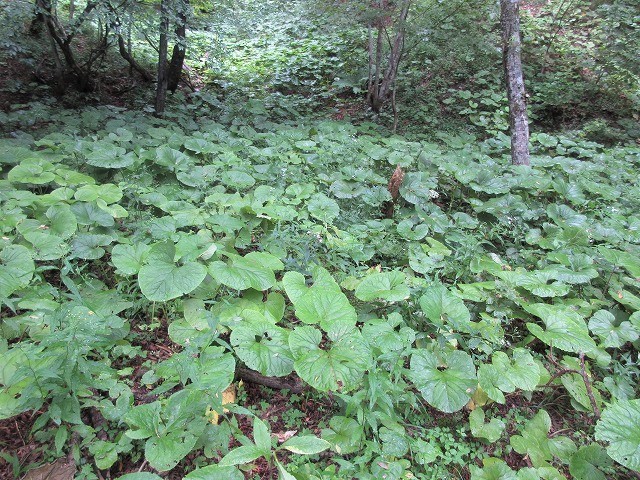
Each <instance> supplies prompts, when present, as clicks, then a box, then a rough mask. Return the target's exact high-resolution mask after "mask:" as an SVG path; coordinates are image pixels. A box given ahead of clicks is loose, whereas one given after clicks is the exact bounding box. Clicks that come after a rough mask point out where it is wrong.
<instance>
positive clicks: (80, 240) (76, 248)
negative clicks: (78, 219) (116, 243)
mask: <svg viewBox="0 0 640 480" xmlns="http://www.w3.org/2000/svg"><path fill="white" fill-rule="evenodd" d="M111 242H113V237H111V236H109V235H96V234H92V233H79V234H78V235H76V236H75V237H74V239H73V241H72V242H71V255H72V257H73V258H82V259H83V260H97V259H98V258H102V256H103V255H104V254H105V253H106V252H105V250H104V248H102V247H106V246H107V245H110V244H111Z"/></svg>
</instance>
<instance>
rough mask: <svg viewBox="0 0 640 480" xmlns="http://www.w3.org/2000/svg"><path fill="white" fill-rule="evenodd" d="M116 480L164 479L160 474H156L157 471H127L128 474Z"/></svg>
mask: <svg viewBox="0 0 640 480" xmlns="http://www.w3.org/2000/svg"><path fill="white" fill-rule="evenodd" d="M116 480H162V477H161V476H160V475H156V474H155V473H149V472H136V473H127V474H126V475H122V476H121V477H118V478H117V479H116Z"/></svg>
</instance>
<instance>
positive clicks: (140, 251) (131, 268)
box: [111, 243, 151, 276]
mask: <svg viewBox="0 0 640 480" xmlns="http://www.w3.org/2000/svg"><path fill="white" fill-rule="evenodd" d="M150 250H151V247H150V246H149V245H146V244H144V243H135V244H133V245H125V244H118V245H115V246H114V247H113V248H112V249H111V262H112V263H113V265H114V266H115V267H116V269H117V273H118V274H120V275H125V276H129V275H137V274H138V272H139V271H140V269H141V268H142V265H144V263H145V261H146V259H147V255H148V254H149V251H150Z"/></svg>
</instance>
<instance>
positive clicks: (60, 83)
mask: <svg viewBox="0 0 640 480" xmlns="http://www.w3.org/2000/svg"><path fill="white" fill-rule="evenodd" d="M45 32H47V37H48V38H49V43H50V45H51V56H52V57H53V61H54V63H55V65H56V89H55V91H56V93H57V94H58V95H63V94H64V92H65V90H66V89H67V84H66V82H65V79H64V67H63V66H62V61H61V60H60V55H58V47H57V46H56V41H55V40H54V39H53V37H52V36H51V32H49V29H48V28H47V29H45Z"/></svg>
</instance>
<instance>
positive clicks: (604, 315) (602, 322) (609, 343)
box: [589, 310, 640, 348]
mask: <svg viewBox="0 0 640 480" xmlns="http://www.w3.org/2000/svg"><path fill="white" fill-rule="evenodd" d="M616 323H617V322H616V317H614V315H613V314H612V313H610V312H608V311H606V310H598V311H597V312H596V313H594V314H593V316H592V317H591V318H590V319H589V330H591V332H592V333H594V334H596V335H597V336H598V337H600V341H601V342H602V346H603V347H604V348H610V347H613V348H620V347H621V346H622V345H624V344H625V343H627V342H635V341H636V340H638V338H639V337H640V335H639V334H638V329H636V327H634V326H633V325H632V324H631V322H628V321H624V322H620V324H619V325H616Z"/></svg>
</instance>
